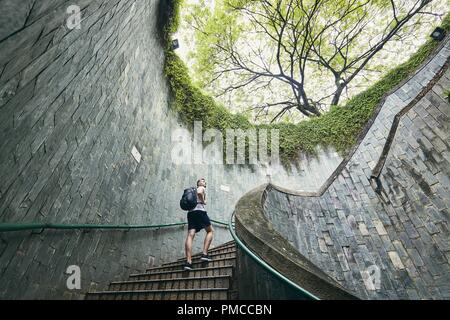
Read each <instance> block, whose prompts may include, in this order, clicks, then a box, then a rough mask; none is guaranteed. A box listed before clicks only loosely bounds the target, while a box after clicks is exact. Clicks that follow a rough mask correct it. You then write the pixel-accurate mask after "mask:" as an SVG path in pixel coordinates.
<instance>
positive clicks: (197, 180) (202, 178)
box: [197, 178, 205, 187]
mask: <svg viewBox="0 0 450 320" xmlns="http://www.w3.org/2000/svg"><path fill="white" fill-rule="evenodd" d="M202 180H205V178H200V179H198V180H197V187H198V183H199V182H200V181H202Z"/></svg>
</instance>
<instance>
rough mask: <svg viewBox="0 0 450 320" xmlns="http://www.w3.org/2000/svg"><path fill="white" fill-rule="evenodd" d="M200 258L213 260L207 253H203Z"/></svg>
mask: <svg viewBox="0 0 450 320" xmlns="http://www.w3.org/2000/svg"><path fill="white" fill-rule="evenodd" d="M200 260H202V261H211V260H212V258H211V257H210V256H208V255H207V254H202V256H201V257H200Z"/></svg>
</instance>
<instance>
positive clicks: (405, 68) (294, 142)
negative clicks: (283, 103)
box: [158, 0, 450, 164]
mask: <svg viewBox="0 0 450 320" xmlns="http://www.w3.org/2000/svg"><path fill="white" fill-rule="evenodd" d="M182 1H183V0H162V1H160V8H159V17H158V19H159V21H158V26H159V28H160V32H161V39H162V41H163V45H164V47H165V58H166V59H165V65H164V72H165V75H166V76H167V79H168V82H169V85H170V88H171V91H172V94H173V97H174V100H173V107H174V108H175V109H176V110H177V111H178V113H179V115H180V117H181V118H182V120H183V121H184V122H185V123H186V124H187V125H188V126H189V127H191V126H192V125H193V123H194V120H195V121H202V123H203V130H207V129H209V128H216V129H218V130H220V131H222V132H225V130H226V129H243V130H247V129H250V128H252V129H256V130H259V129H267V130H269V131H270V129H278V130H279V144H280V150H279V152H280V158H281V161H282V163H283V164H288V163H292V162H293V160H295V159H297V157H298V155H299V153H301V152H303V153H306V154H314V152H315V150H316V147H317V146H319V145H320V146H323V147H333V148H334V149H335V150H336V151H338V152H339V153H341V154H345V153H346V152H347V151H348V150H349V149H350V148H351V147H352V146H353V145H354V144H355V143H356V141H357V139H358V136H359V134H360V133H361V131H362V128H363V127H364V125H365V124H366V123H367V122H368V121H369V120H370V119H371V117H372V116H373V113H374V111H375V109H376V107H377V106H378V105H379V104H380V102H381V100H382V99H383V96H384V95H385V94H386V93H387V92H389V91H391V90H392V89H394V88H395V87H396V86H397V85H398V84H400V83H401V82H402V81H403V80H404V79H406V78H408V77H409V76H410V75H412V74H413V73H414V71H415V70H417V68H418V67H420V66H421V64H422V63H423V62H424V61H425V60H426V59H427V58H428V57H429V56H430V54H431V53H432V52H433V50H434V49H435V48H436V47H437V46H438V44H439V42H438V41H436V40H433V39H431V38H430V39H429V40H428V41H427V42H426V43H425V44H424V45H422V46H421V47H420V48H419V49H418V51H417V52H416V53H415V54H414V55H412V56H411V57H410V59H409V60H408V61H407V62H405V63H403V64H401V65H399V66H397V67H396V68H394V69H393V70H391V71H390V72H389V73H387V74H386V75H385V76H384V77H383V78H381V79H380V80H379V81H378V82H376V83H375V84H374V85H372V86H371V87H370V88H368V89H366V90H365V91H363V92H361V93H359V94H358V95H356V96H354V97H353V98H351V99H350V100H348V101H347V102H346V104H345V105H339V106H332V107H331V108H330V110H329V111H328V112H326V113H324V114H323V115H322V116H320V117H317V118H311V119H308V120H305V121H302V122H300V123H296V124H294V123H275V124H270V125H269V124H254V123H251V122H250V121H249V120H248V118H247V117H246V116H244V115H243V114H233V113H231V112H230V111H229V110H228V109H226V108H225V107H224V106H223V105H221V104H219V103H217V102H216V101H214V100H213V98H212V97H210V96H209V95H206V94H204V93H203V92H202V91H201V89H200V88H198V87H196V86H195V85H194V84H193V83H192V81H191V78H190V76H189V70H188V68H187V67H186V65H185V64H184V62H183V61H182V60H181V58H180V57H179V56H178V55H177V54H176V53H175V52H174V51H173V50H172V39H171V35H172V34H173V33H175V32H176V31H177V29H178V26H179V19H180V15H179V11H180V8H181V5H182ZM441 27H442V28H443V29H445V30H446V31H447V32H449V31H450V15H449V14H448V15H447V16H446V17H445V18H444V20H443V22H442V24H441ZM268 142H270V139H268ZM247 143H248V141H247ZM268 147H269V150H270V143H269V146H268Z"/></svg>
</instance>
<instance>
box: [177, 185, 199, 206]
mask: <svg viewBox="0 0 450 320" xmlns="http://www.w3.org/2000/svg"><path fill="white" fill-rule="evenodd" d="M196 206H197V188H196V187H191V188H187V189H184V192H183V195H182V196H181V200H180V207H181V209H183V210H185V211H188V210H192V209H194V208H195V207H196Z"/></svg>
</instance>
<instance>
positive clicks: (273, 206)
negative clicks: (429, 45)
mask: <svg viewBox="0 0 450 320" xmlns="http://www.w3.org/2000/svg"><path fill="white" fill-rule="evenodd" d="M444 43H445V45H444V44H443V45H442V48H441V49H440V51H439V52H438V53H437V54H436V55H435V56H434V58H433V59H432V60H431V61H429V62H428V64H426V65H425V66H424V67H423V69H422V70H421V71H420V72H418V73H417V74H415V75H414V76H413V77H412V78H411V79H410V80H408V82H407V83H405V84H404V85H403V86H402V87H401V88H399V89H398V90H397V91H396V92H395V93H394V94H393V95H391V96H390V99H389V98H388V99H389V100H387V102H386V104H387V105H386V104H385V105H384V106H383V108H382V109H381V110H380V114H379V115H378V117H377V119H376V120H375V122H374V124H373V125H372V127H371V128H370V129H369V131H368V133H367V135H366V136H365V138H364V139H363V140H362V142H361V143H360V144H359V146H358V147H357V148H356V150H355V153H354V154H353V156H352V157H351V158H350V159H349V161H348V163H345V166H344V167H342V170H340V171H339V172H337V174H336V175H335V177H334V178H333V179H332V180H330V184H329V185H326V186H325V187H324V188H323V189H322V190H321V192H319V193H316V194H302V193H295V192H290V191H288V190H286V189H284V188H279V187H276V186H270V187H268V189H267V190H268V193H267V199H266V201H265V211H264V212H265V214H266V216H267V218H268V219H269V220H270V221H271V225H272V226H273V228H275V230H277V232H279V233H280V234H281V235H283V236H284V237H286V239H288V240H289V242H290V244H291V245H292V246H294V247H295V248H296V249H297V250H298V251H299V253H301V254H302V255H304V256H305V257H306V258H307V259H308V260H309V261H310V262H312V263H313V264H314V265H315V266H317V267H318V268H320V269H321V270H322V271H324V272H325V273H326V274H327V275H329V276H331V277H332V278H333V279H334V280H336V281H337V282H338V283H339V284H340V285H342V286H343V287H344V288H346V289H347V290H349V291H350V292H352V293H353V294H355V295H356V296H358V297H360V298H365V299H367V298H370V299H449V298H450V287H449V283H450V265H449V264H450V246H449V244H450V232H449V217H450V202H449V199H450V192H449V188H450V180H449V173H450V171H449V168H450V166H449V162H450V158H449V154H450V153H449V152H450V150H449V141H450V139H449V132H450V131H449V123H450V122H449V116H450V112H449V110H450V108H449V102H448V101H447V100H445V99H444V97H443V91H444V90H445V89H446V88H448V87H449V85H450V81H449V80H450V70H449V69H448V61H449V58H448V57H449V56H450V42H449V41H448V38H447V39H446V42H444ZM434 74H436V75H434ZM430 80H431V81H430ZM415 86H416V87H417V88H420V87H422V89H421V92H420V93H419V95H418V96H417V97H416V96H415V95H412V96H408V91H409V90H412V89H411V88H413V87H415ZM402 99H403V101H404V102H406V103H407V104H406V105H405V103H402V102H401V101H402ZM389 101H392V102H389ZM396 101H398V103H397V102H396ZM388 103H389V104H388ZM397 113H398V114H399V119H400V120H399V124H398V127H397V130H394V131H393V132H392V134H391V135H389V132H390V124H392V121H387V119H386V117H387V116H390V117H391V119H392V118H393V116H394V115H395V114H397ZM386 142H388V143H389V146H390V148H387V149H386V148H385V149H384V150H383V146H384V145H385V143H386ZM383 152H384V153H383ZM384 160H385V162H384ZM378 163H380V165H377V164H378ZM383 164H384V165H383ZM374 168H376V169H377V170H376V171H377V172H376V175H375V177H379V179H378V181H377V180H376V179H371V178H373V176H374V173H375V171H372V169H374Z"/></svg>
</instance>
